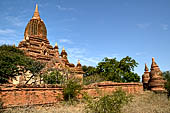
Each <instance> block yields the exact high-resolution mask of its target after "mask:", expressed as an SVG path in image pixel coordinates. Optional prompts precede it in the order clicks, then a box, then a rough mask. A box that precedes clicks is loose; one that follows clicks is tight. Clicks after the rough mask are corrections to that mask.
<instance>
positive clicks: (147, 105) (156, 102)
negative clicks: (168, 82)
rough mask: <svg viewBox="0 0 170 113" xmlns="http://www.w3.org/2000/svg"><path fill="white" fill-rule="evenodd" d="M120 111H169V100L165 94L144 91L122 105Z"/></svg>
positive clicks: (154, 112) (159, 112)
mask: <svg viewBox="0 0 170 113" xmlns="http://www.w3.org/2000/svg"><path fill="white" fill-rule="evenodd" d="M122 113H170V100H168V99H167V96H166V95H165V94H155V93H153V92H149V91H146V92H144V93H143V94H141V95H139V96H135V97H134V99H133V101H132V102H131V103H129V104H128V105H126V106H124V107H123V109H122Z"/></svg>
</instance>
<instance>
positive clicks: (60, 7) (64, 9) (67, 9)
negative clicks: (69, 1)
mask: <svg viewBox="0 0 170 113" xmlns="http://www.w3.org/2000/svg"><path fill="white" fill-rule="evenodd" d="M56 7H57V9H58V10H61V11H72V10H74V8H66V7H63V6H61V5H56Z"/></svg>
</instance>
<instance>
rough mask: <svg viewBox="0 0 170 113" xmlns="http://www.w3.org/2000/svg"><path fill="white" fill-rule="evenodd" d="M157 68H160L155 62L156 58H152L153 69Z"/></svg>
mask: <svg viewBox="0 0 170 113" xmlns="http://www.w3.org/2000/svg"><path fill="white" fill-rule="evenodd" d="M155 67H158V65H157V64H156V62H155V58H154V57H152V64H151V69H153V68H155Z"/></svg>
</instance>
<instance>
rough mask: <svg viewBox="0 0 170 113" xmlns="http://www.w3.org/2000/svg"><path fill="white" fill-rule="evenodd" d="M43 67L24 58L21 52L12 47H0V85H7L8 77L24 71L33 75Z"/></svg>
mask: <svg viewBox="0 0 170 113" xmlns="http://www.w3.org/2000/svg"><path fill="white" fill-rule="evenodd" d="M43 67H44V64H42V63H40V62H37V61H34V60H32V59H30V58H28V57H26V56H25V55H24V53H23V51H21V50H19V49H17V48H16V47H14V46H9V45H1V46H0V83H8V80H9V78H10V77H14V76H17V75H19V72H21V71H22V72H23V71H24V70H25V71H27V70H30V71H31V73H32V74H33V75H35V74H36V73H38V72H39V71H40V70H41V69H42V68H43Z"/></svg>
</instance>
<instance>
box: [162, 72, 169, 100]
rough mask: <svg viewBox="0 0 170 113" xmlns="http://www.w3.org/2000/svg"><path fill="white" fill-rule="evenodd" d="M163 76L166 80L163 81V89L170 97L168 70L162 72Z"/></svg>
mask: <svg viewBox="0 0 170 113" xmlns="http://www.w3.org/2000/svg"><path fill="white" fill-rule="evenodd" d="M163 77H164V79H165V80H166V81H167V82H166V83H165V89H166V90H167V91H168V97H169V98H170V71H166V72H163Z"/></svg>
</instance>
